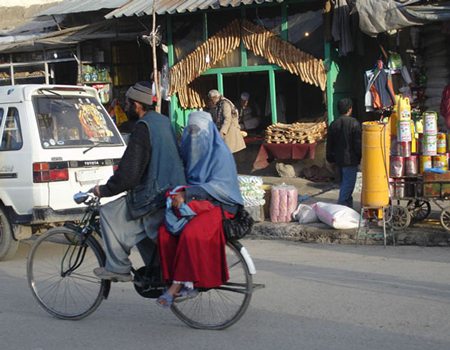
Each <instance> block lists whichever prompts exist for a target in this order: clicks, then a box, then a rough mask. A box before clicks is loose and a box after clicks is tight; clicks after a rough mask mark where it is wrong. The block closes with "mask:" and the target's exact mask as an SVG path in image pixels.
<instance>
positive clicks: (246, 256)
mask: <svg viewBox="0 0 450 350" xmlns="http://www.w3.org/2000/svg"><path fill="white" fill-rule="evenodd" d="M240 252H241V254H242V256H243V257H244V259H245V262H246V263H247V266H248V272H249V273H250V275H254V274H256V268H255V264H254V263H253V259H252V257H251V256H250V254H249V253H248V251H247V249H245V247H244V246H241V249H240Z"/></svg>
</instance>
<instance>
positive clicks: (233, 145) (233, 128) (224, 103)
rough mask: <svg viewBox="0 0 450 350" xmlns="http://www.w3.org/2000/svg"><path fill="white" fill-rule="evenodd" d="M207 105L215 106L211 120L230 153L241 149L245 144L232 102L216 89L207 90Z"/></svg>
mask: <svg viewBox="0 0 450 350" xmlns="http://www.w3.org/2000/svg"><path fill="white" fill-rule="evenodd" d="M208 106H209V107H210V108H216V111H217V112H216V115H215V116H214V115H213V121H214V123H215V124H216V126H217V129H218V130H219V132H220V136H222V137H223V139H224V140H225V143H226V144H227V146H228V148H229V149H230V151H231V153H236V152H239V151H240V150H243V149H244V148H245V147H246V146H245V141H244V137H243V136H242V134H241V128H240V126H239V116H238V112H237V109H236V107H235V106H234V104H233V102H231V101H230V100H229V99H227V98H225V97H224V96H222V94H221V93H220V92H219V91H217V90H210V91H209V92H208Z"/></svg>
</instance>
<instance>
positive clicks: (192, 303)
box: [171, 242, 253, 329]
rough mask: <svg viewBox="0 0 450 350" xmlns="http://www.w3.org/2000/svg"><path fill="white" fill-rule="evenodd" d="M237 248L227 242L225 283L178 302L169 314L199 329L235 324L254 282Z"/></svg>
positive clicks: (246, 303)
mask: <svg viewBox="0 0 450 350" xmlns="http://www.w3.org/2000/svg"><path fill="white" fill-rule="evenodd" d="M238 247H239V246H238V245H235V244H233V243H230V242H228V243H227V244H226V256H227V265H228V274H229V277H230V279H229V280H228V282H227V283H225V284H223V285H222V286H220V287H217V288H211V289H207V290H200V293H199V294H198V295H197V296H195V297H194V298H192V299H187V300H184V301H180V302H177V300H176V299H175V300H174V303H173V304H172V307H171V309H172V311H173V312H174V313H175V315H176V316H177V317H178V318H179V319H180V320H182V321H183V322H184V323H186V324H187V325H189V326H191V327H193V328H199V329H224V328H227V327H230V326H231V325H233V324H234V323H236V322H237V321H238V320H239V319H240V318H241V317H242V315H243V314H244V313H245V311H246V310H247V308H248V306H249V304H250V299H251V297H252V291H253V279H252V275H251V274H250V272H249V269H248V266H247V263H246V262H245V259H244V257H243V256H242V254H241V252H240V251H239V249H238Z"/></svg>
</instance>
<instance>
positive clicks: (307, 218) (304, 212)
mask: <svg viewBox="0 0 450 350" xmlns="http://www.w3.org/2000/svg"><path fill="white" fill-rule="evenodd" d="M292 218H293V219H294V221H298V223H299V224H311V223H313V222H319V221H320V220H319V218H318V217H317V213H316V212H315V210H314V209H313V208H311V206H309V205H307V204H299V205H298V207H297V209H296V210H295V211H294V212H293V213H292Z"/></svg>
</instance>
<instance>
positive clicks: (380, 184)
mask: <svg viewBox="0 0 450 350" xmlns="http://www.w3.org/2000/svg"><path fill="white" fill-rule="evenodd" d="M389 148H390V130H389V124H383V123H378V122H365V123H363V124H362V191H361V205H362V206H363V207H376V208H377V207H384V206H387V205H388V204H389ZM380 212H381V211H380Z"/></svg>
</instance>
